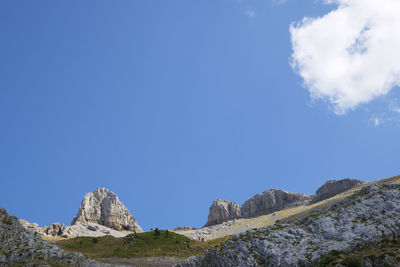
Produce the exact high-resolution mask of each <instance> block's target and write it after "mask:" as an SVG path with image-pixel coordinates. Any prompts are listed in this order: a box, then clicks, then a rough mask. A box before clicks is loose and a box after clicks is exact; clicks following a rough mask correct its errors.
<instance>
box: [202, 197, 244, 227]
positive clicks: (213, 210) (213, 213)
mask: <svg viewBox="0 0 400 267" xmlns="http://www.w3.org/2000/svg"><path fill="white" fill-rule="evenodd" d="M240 214H241V213H240V207H239V205H238V204H237V203H235V202H231V201H226V200H222V199H217V200H214V202H213V203H212V205H211V207H210V212H209V214H208V220H207V223H206V226H210V225H215V224H219V223H223V222H226V221H229V220H233V219H236V218H239V217H240Z"/></svg>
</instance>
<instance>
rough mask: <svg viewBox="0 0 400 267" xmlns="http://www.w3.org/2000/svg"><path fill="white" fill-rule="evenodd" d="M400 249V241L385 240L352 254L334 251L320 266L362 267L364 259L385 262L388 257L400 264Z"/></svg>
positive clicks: (363, 247) (326, 256) (360, 248)
mask: <svg viewBox="0 0 400 267" xmlns="http://www.w3.org/2000/svg"><path fill="white" fill-rule="evenodd" d="M399 248H400V242H399V240H396V239H393V240H391V239H387V238H385V239H383V240H381V241H380V242H379V243H374V244H369V245H366V246H362V247H359V248H358V249H355V250H353V251H351V252H343V251H337V250H333V251H331V252H330V253H329V254H328V255H324V256H322V257H321V258H320V260H319V262H318V263H319V265H320V266H335V265H336V264H340V265H344V266H347V267H358V266H362V264H361V262H362V261H361V260H362V259H365V258H368V259H369V260H371V261H375V260H377V259H379V260H383V259H385V258H386V257H392V258H393V259H395V260H396V261H397V262H400V255H399V254H398V250H399ZM396 266H397V265H396Z"/></svg>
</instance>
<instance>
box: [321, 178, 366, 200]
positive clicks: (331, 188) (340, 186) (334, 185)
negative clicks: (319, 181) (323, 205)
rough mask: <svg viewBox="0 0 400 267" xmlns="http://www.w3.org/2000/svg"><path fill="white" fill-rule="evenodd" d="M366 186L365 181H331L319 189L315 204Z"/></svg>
mask: <svg viewBox="0 0 400 267" xmlns="http://www.w3.org/2000/svg"><path fill="white" fill-rule="evenodd" d="M362 184H365V182H364V181H361V180H357V179H349V178H346V179H342V180H329V181H327V182H326V183H324V184H323V185H322V186H321V187H320V188H318V190H317V192H316V194H315V198H314V200H313V202H319V201H322V200H325V199H328V198H331V197H333V196H335V195H337V194H340V193H343V192H344V191H347V190H349V189H351V188H353V187H356V186H359V185H362Z"/></svg>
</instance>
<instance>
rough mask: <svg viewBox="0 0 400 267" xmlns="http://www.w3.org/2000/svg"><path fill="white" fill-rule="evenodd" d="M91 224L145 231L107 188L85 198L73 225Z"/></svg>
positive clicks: (120, 229) (116, 228)
mask: <svg viewBox="0 0 400 267" xmlns="http://www.w3.org/2000/svg"><path fill="white" fill-rule="evenodd" d="M89 222H92V223H97V224H99V225H104V226H106V227H109V228H111V229H115V230H118V231H122V230H125V231H136V232H142V231H143V230H142V228H141V227H140V226H139V224H138V223H137V221H136V219H135V218H134V217H133V216H132V215H131V214H130V213H129V210H128V209H127V208H126V207H125V206H124V205H123V204H122V203H121V201H120V200H119V199H118V196H117V195H116V194H114V193H113V192H111V191H110V190H108V189H106V188H98V189H96V190H95V191H93V192H91V193H87V194H86V195H85V196H84V198H83V200H82V204H81V207H80V208H79V211H78V214H77V215H76V217H75V218H74V219H73V221H72V223H71V225H76V224H82V223H83V224H85V223H89Z"/></svg>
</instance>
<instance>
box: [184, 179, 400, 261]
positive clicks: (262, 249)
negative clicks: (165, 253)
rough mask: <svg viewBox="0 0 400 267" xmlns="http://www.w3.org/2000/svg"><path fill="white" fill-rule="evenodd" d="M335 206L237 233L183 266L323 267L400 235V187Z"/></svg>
mask: <svg viewBox="0 0 400 267" xmlns="http://www.w3.org/2000/svg"><path fill="white" fill-rule="evenodd" d="M331 203H332V206H330V207H327V208H325V209H319V210H317V211H315V212H314V213H313V214H312V215H311V216H306V215H304V216H305V217H303V218H299V219H293V220H292V221H290V220H287V223H286V224H281V225H278V224H275V225H273V226H269V227H265V228H260V229H257V230H248V231H247V232H245V233H241V234H239V235H234V236H233V237H232V239H230V240H228V241H227V242H224V243H222V244H221V245H220V246H219V247H216V248H215V249H210V250H208V251H207V252H206V254H205V255H204V256H202V257H200V258H196V257H191V258H189V259H187V260H185V261H184V262H183V263H181V264H178V265H177V266H181V267H188V266H191V267H194V266H318V265H319V264H318V261H319V260H320V259H321V257H322V256H323V255H328V254H329V253H333V252H334V251H335V250H336V251H352V250H353V249H355V248H359V246H360V245H361V246H362V245H364V244H371V245H373V244H375V245H376V246H378V244H380V242H381V241H382V240H388V239H394V238H396V237H398V236H399V235H400V223H399V221H398V218H400V185H398V184H373V185H370V186H367V187H365V188H363V189H362V190H360V191H359V192H358V193H355V194H354V195H352V196H350V197H348V198H346V199H343V200H341V201H338V202H335V201H333V202H331ZM333 203H336V204H333ZM391 266H397V265H391Z"/></svg>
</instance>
